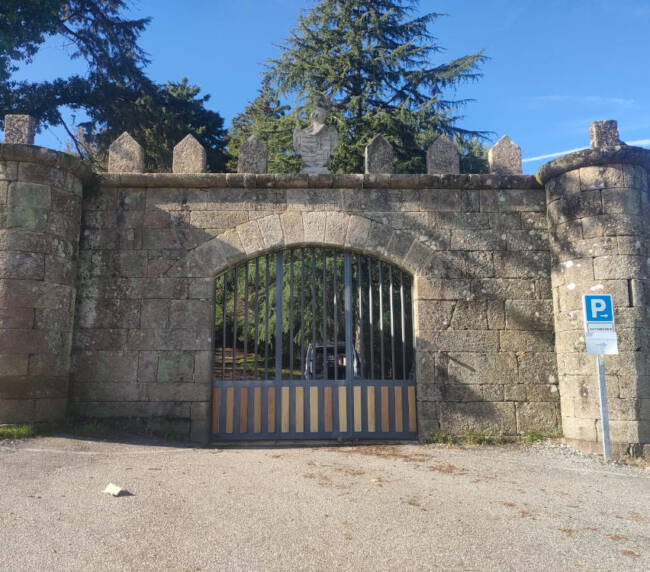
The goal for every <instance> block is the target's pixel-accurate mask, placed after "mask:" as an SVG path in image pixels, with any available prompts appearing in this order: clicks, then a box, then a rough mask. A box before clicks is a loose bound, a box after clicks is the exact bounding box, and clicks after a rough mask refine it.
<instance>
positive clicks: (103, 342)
mask: <svg viewBox="0 0 650 572" xmlns="http://www.w3.org/2000/svg"><path fill="white" fill-rule="evenodd" d="M126 333H127V330H124V329H106V328H102V329H97V328H93V329H83V328H76V329H75V331H74V339H73V348H74V349H75V350H82V351H83V350H90V351H103V350H107V351H120V350H122V349H124V345H125V343H126Z"/></svg>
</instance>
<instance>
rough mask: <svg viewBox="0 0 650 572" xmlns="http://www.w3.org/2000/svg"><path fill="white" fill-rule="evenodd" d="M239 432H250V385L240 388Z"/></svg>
mask: <svg viewBox="0 0 650 572" xmlns="http://www.w3.org/2000/svg"><path fill="white" fill-rule="evenodd" d="M239 432H240V433H248V387H242V388H241V389H240V390H239Z"/></svg>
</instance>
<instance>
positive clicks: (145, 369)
mask: <svg viewBox="0 0 650 572" xmlns="http://www.w3.org/2000/svg"><path fill="white" fill-rule="evenodd" d="M157 377H158V352H154V351H143V352H140V353H139V356H138V381H139V382H151V381H156V379H157Z"/></svg>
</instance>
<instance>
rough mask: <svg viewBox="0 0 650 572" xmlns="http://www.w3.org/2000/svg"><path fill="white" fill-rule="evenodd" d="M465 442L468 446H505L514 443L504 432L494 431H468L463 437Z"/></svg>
mask: <svg viewBox="0 0 650 572" xmlns="http://www.w3.org/2000/svg"><path fill="white" fill-rule="evenodd" d="M463 441H464V442H465V443H467V444H468V445H505V444H506V443H510V442H511V441H512V438H511V437H508V436H507V435H505V434H504V433H503V431H494V430H493V429H482V430H477V429H467V430H466V431H465V433H464V435H463Z"/></svg>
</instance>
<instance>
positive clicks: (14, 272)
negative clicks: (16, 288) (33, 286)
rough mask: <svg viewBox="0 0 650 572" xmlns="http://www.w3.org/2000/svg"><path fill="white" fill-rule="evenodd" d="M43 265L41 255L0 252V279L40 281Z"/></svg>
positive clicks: (43, 269) (43, 270) (43, 271)
mask: <svg viewBox="0 0 650 572" xmlns="http://www.w3.org/2000/svg"><path fill="white" fill-rule="evenodd" d="M44 273H45V263H44V257H43V255H42V254H30V253H28V252H2V251H0V278H15V279H18V280H42V279H43V275H44Z"/></svg>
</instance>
